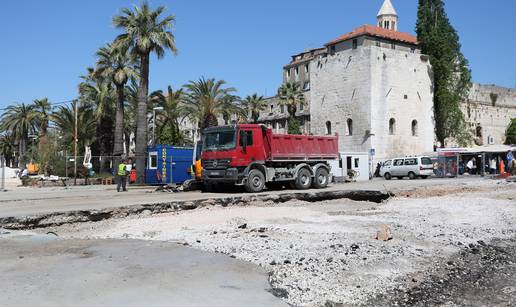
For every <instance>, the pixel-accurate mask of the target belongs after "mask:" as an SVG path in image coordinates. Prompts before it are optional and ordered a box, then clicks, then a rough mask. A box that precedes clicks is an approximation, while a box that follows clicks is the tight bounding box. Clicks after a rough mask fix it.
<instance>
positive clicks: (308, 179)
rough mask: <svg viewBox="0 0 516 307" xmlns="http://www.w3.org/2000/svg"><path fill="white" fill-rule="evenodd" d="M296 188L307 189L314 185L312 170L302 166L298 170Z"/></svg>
mask: <svg viewBox="0 0 516 307" xmlns="http://www.w3.org/2000/svg"><path fill="white" fill-rule="evenodd" d="M295 184H296V189H298V190H306V189H309V188H310V186H311V185H312V176H311V174H310V171H309V170H307V169H306V168H302V169H300V170H299V172H297V178H296V183H295Z"/></svg>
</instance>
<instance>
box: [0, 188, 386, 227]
mask: <svg viewBox="0 0 516 307" xmlns="http://www.w3.org/2000/svg"><path fill="white" fill-rule="evenodd" d="M391 195H392V194H391V193H389V192H382V191H368V190H357V191H324V190H321V191H314V192H306V193H295V192H294V193H281V194H257V195H254V194H253V195H244V196H233V197H225V198H211V199H198V200H192V201H172V202H170V201H168V202H158V203H152V204H143V205H133V206H126V207H116V208H108V209H103V210H76V211H65V212H54V213H46V214H39V215H33V216H23V217H19V216H12V217H2V218H0V227H2V228H5V229H14V230H23V229H36V228H45V227H52V226H60V225H64V224H74V223H84V222H98V221H102V220H107V219H111V218H124V217H128V216H132V215H139V214H142V213H143V212H149V211H150V213H151V214H161V213H169V212H179V211H185V210H193V209H197V208H202V207H206V206H223V207H227V206H236V205H241V206H243V205H249V204H252V203H256V202H272V203H276V204H278V203H285V202H288V201H292V200H300V201H307V202H313V203H315V202H319V201H322V200H335V199H350V200H356V201H368V202H374V203H381V202H382V201H384V200H387V199H388V198H389V197H391Z"/></svg>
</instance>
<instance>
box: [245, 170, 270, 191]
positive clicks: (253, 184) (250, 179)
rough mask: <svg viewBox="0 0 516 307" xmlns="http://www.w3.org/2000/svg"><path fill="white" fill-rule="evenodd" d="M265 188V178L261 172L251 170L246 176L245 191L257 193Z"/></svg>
mask: <svg viewBox="0 0 516 307" xmlns="http://www.w3.org/2000/svg"><path fill="white" fill-rule="evenodd" d="M264 187H265V176H264V175H263V173H262V172H260V171H259V170H257V169H253V170H251V171H250V172H249V175H248V176H247V182H246V183H245V190H246V191H247V192H250V193H258V192H261V191H263V188H264Z"/></svg>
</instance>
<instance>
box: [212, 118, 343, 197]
mask: <svg viewBox="0 0 516 307" xmlns="http://www.w3.org/2000/svg"><path fill="white" fill-rule="evenodd" d="M338 147H339V146H338V138H337V136H312V135H288V134H274V133H272V129H269V128H267V127H265V126H263V125H253V124H245V125H234V126H221V127H213V128H208V129H206V130H204V136H203V151H202V167H203V173H202V178H203V183H204V187H205V189H206V190H213V188H214V186H215V185H216V184H218V183H231V184H235V185H243V186H245V188H246V190H247V191H248V192H260V191H262V190H263V189H264V188H265V186H266V185H267V186H274V185H280V184H285V183H288V184H290V186H291V187H293V188H296V189H300V190H303V189H308V188H310V187H314V188H324V187H326V186H327V185H328V181H329V174H330V166H329V164H328V161H329V160H336V159H338V156H339V153H338Z"/></svg>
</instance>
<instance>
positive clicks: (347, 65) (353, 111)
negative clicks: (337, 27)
mask: <svg viewBox="0 0 516 307" xmlns="http://www.w3.org/2000/svg"><path fill="white" fill-rule="evenodd" d="M362 44H363V41H362V42H360V44H359V46H361V45H362ZM338 50H339V51H337V52H336V53H335V54H334V55H328V57H326V58H318V59H314V60H313V61H312V65H311V74H310V80H311V84H312V89H311V91H310V92H311V99H310V101H311V103H310V112H311V126H312V133H313V134H326V133H327V132H328V129H327V123H328V122H329V123H330V124H331V128H332V129H331V130H332V131H331V133H332V134H334V133H338V134H339V136H340V137H339V142H340V144H339V146H340V150H342V151H351V152H367V151H369V149H371V148H374V149H375V151H376V156H375V160H382V159H385V158H389V157H394V156H405V155H413V154H420V153H424V152H431V151H433V140H434V124H433V119H432V118H433V116H432V114H433V113H432V98H433V93H432V79H431V72H430V69H431V67H430V64H429V62H428V60H427V59H426V57H425V56H421V54H418V53H412V52H411V51H410V50H397V49H390V48H380V47H376V46H362V47H358V48H357V49H349V48H338ZM391 118H393V119H395V127H394V131H393V134H392V135H391V134H390V131H389V120H390V119H391ZM349 119H351V120H352V133H351V135H350V131H349V127H348V120H349ZM414 120H415V121H417V126H416V131H415V135H412V122H413V121H414Z"/></svg>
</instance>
